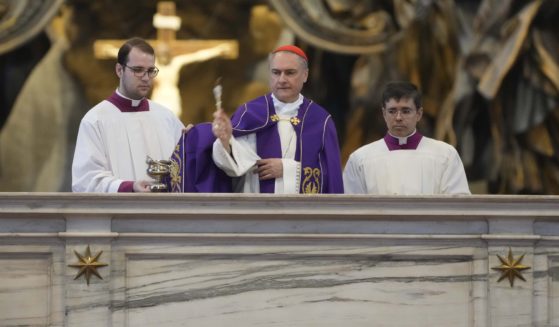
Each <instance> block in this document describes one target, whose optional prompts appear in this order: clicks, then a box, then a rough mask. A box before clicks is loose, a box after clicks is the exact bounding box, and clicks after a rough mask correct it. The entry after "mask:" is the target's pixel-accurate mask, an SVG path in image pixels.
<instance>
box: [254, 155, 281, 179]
mask: <svg viewBox="0 0 559 327" xmlns="http://www.w3.org/2000/svg"><path fill="white" fill-rule="evenodd" d="M255 173H258V177H259V178H260V180H268V179H274V178H280V177H283V162H282V161H281V159H279V158H269V159H260V160H258V161H256V168H255Z"/></svg>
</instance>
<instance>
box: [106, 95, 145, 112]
mask: <svg viewBox="0 0 559 327" xmlns="http://www.w3.org/2000/svg"><path fill="white" fill-rule="evenodd" d="M107 101H109V102H110V103H112V104H114V105H115V106H116V107H117V108H118V110H120V111H122V112H138V111H149V102H148V100H147V99H146V98H143V99H142V100H140V104H139V105H138V106H136V107H133V106H132V100H130V99H126V98H123V97H121V96H120V95H118V93H116V91H115V92H114V93H113V94H111V96H110V97H108V98H107Z"/></svg>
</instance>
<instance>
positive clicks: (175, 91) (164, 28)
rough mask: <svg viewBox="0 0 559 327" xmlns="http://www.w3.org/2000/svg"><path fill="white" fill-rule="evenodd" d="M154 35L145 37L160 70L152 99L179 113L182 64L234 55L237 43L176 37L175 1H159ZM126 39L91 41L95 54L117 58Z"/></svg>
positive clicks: (154, 18) (228, 57) (177, 20)
mask: <svg viewBox="0 0 559 327" xmlns="http://www.w3.org/2000/svg"><path fill="white" fill-rule="evenodd" d="M153 25H154V26H155V28H157V39H156V40H147V41H148V42H149V43H150V44H151V45H152V46H153V47H154V49H155V51H156V62H155V65H156V66H157V68H159V74H158V75H157V77H156V78H155V80H154V87H153V92H152V95H151V99H152V100H153V101H155V102H158V103H160V104H162V105H164V106H166V107H168V108H169V109H171V110H172V111H173V112H174V113H175V114H176V115H177V116H179V117H180V115H181V112H182V105H181V97H180V92H179V87H178V82H179V72H180V69H181V68H182V67H183V66H186V65H188V64H191V63H195V62H201V61H206V60H209V59H212V58H224V59H236V58H237V57H238V54H239V44H238V42H237V41H236V40H177V39H176V31H178V30H179V29H180V25H181V19H180V17H178V16H176V10H175V3H174V2H172V1H160V2H159V3H158V4H157V13H156V14H155V16H154V17H153ZM125 41H126V40H98V41H95V43H94V45H93V50H94V54H95V57H96V58H99V59H109V58H116V57H117V54H118V49H119V48H120V47H121V46H122V44H123V43H124V42H125Z"/></svg>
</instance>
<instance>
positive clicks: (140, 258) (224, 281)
mask: <svg viewBox="0 0 559 327" xmlns="http://www.w3.org/2000/svg"><path fill="white" fill-rule="evenodd" d="M87 246H90V249H91V253H92V255H93V256H95V255H96V254H99V253H100V252H101V251H102V254H100V257H99V261H101V262H104V263H107V264H108V266H107V267H101V268H99V269H98V270H97V271H98V273H99V274H100V276H101V277H102V279H99V278H97V277H96V276H92V277H91V279H90V284H89V285H87V284H86V282H85V280H84V278H83V277H80V278H77V279H75V277H76V274H77V272H78V270H77V269H76V268H72V267H69V266H68V265H69V264H75V263H76V262H77V261H78V260H77V257H76V255H75V253H74V251H76V252H78V253H80V254H82V255H83V254H84V252H85V249H86V247H87ZM509 249H511V251H512V253H513V256H514V258H515V259H518V258H520V256H521V255H524V257H523V259H522V264H524V265H527V266H529V267H530V269H528V270H525V271H523V272H522V276H523V278H524V279H525V281H523V280H520V279H518V278H517V279H515V281H514V286H513V287H511V286H510V285H509V282H508V280H507V279H505V280H503V281H501V282H498V281H497V280H498V279H499V277H500V276H501V274H500V272H498V271H495V270H493V269H492V268H493V267H496V266H499V265H500V264H501V262H500V261H499V259H498V257H497V255H500V256H501V257H506V256H507V254H508V251H509ZM558 268H559V197H554V196H543V197H539V196H536V197H530V196H528V197H520V196H503V197H498V196H488V197H482V196H471V197H401V198H397V197H367V196H343V195H341V196H316V197H315V196H266V195H250V196H249V195H231V194H229V195H215V194H211V195H207V194H206V195H203V194H194V195H192V194H179V195H177V194H158V195H155V194H153V195H152V194H148V195H137V194H133V195H120V194H119V195H106V194H52V193H47V194H40V193H29V194H27V193H7V194H0V326H80V327H83V326H86V327H87V326H491V327H494V326H503V327H504V326H507V327H508V326H559V314H558V313H557V312H559V300H558V299H559V296H558V294H559V283H558V277H557V276H559V275H558V274H557V271H559V270H558Z"/></svg>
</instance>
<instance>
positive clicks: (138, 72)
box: [123, 65, 159, 78]
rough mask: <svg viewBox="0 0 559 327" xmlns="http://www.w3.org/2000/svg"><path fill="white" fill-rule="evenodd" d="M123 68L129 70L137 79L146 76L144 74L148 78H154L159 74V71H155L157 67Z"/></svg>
mask: <svg viewBox="0 0 559 327" xmlns="http://www.w3.org/2000/svg"><path fill="white" fill-rule="evenodd" d="M123 66H124V67H127V68H129V69H130V70H131V71H132V73H134V76H136V77H139V78H142V77H144V76H146V73H147V74H148V77H149V78H154V77H155V76H157V74H158V73H159V69H157V67H152V68H147V69H146V68H144V67H130V66H128V65H123Z"/></svg>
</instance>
